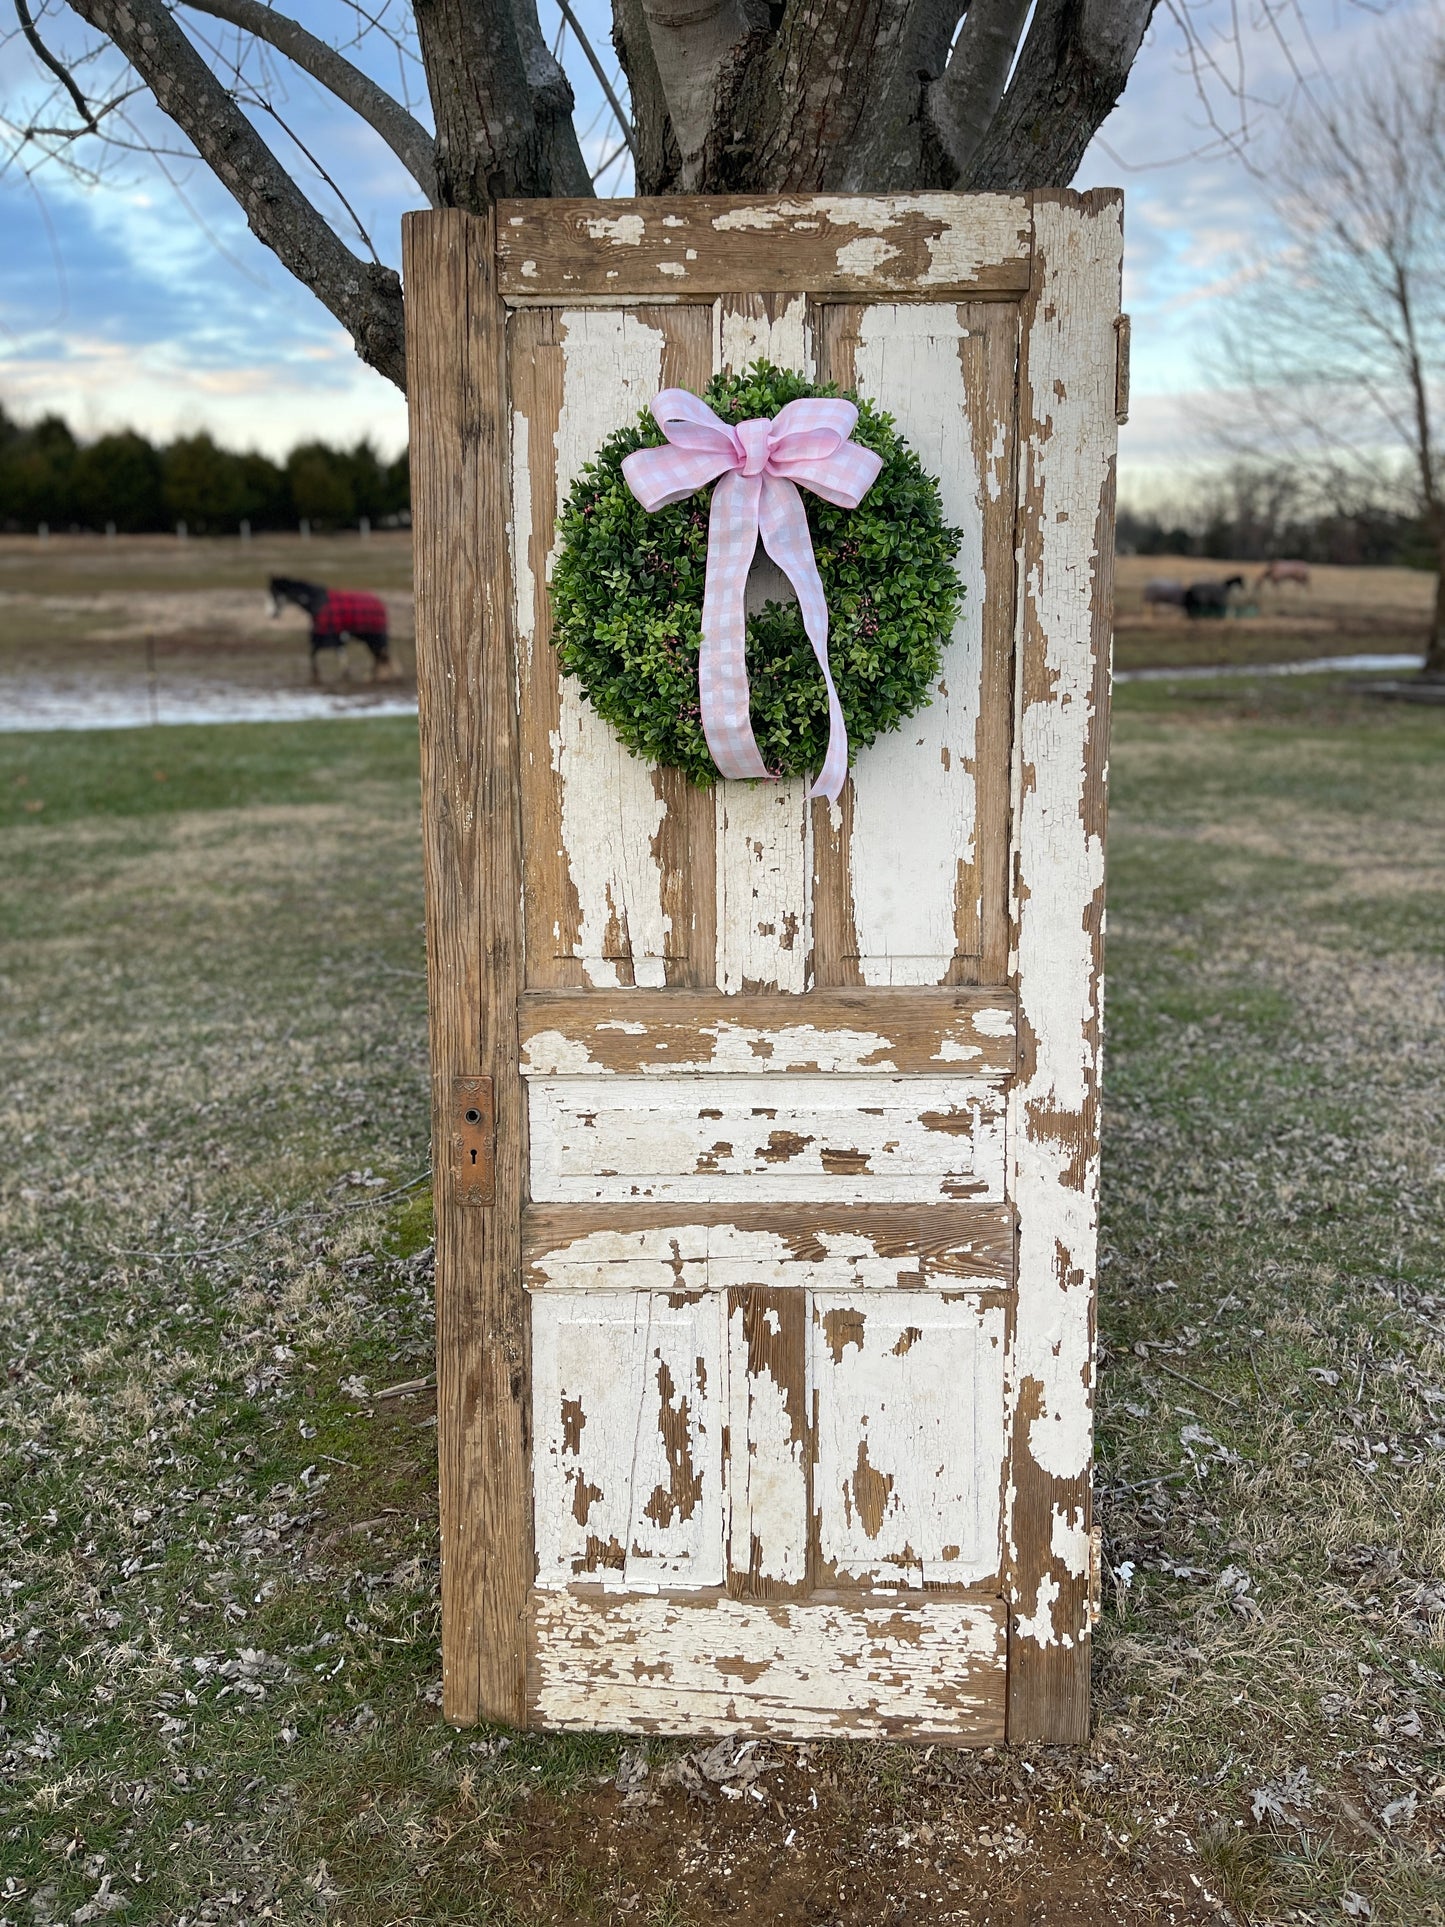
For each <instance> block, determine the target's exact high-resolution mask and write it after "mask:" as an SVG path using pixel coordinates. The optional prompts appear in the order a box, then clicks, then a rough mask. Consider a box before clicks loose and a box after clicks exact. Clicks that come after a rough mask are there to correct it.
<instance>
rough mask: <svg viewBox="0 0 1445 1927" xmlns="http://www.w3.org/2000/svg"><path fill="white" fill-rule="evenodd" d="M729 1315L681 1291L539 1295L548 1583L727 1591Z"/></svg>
mask: <svg viewBox="0 0 1445 1927" xmlns="http://www.w3.org/2000/svg"><path fill="white" fill-rule="evenodd" d="M724 1311H725V1308H724V1307H723V1305H722V1303H721V1301H719V1300H718V1299H717V1298H715V1297H702V1296H700V1297H696V1298H683V1299H679V1297H678V1295H677V1293H676V1292H674V1293H673V1294H670V1295H666V1296H664V1295H663V1294H660V1293H653V1292H640V1291H635V1290H621V1291H617V1290H613V1291H594V1292H589V1293H587V1294H586V1295H585V1296H578V1295H574V1294H571V1293H568V1294H559V1295H556V1296H553V1297H548V1298H539V1299H537V1300H536V1302H535V1303H534V1306H533V1311H532V1428H533V1429H532V1436H533V1439H534V1441H535V1444H534V1450H533V1489H534V1494H535V1544H536V1557H537V1583H538V1585H539V1586H549V1587H550V1586H566V1585H576V1584H584V1583H585V1584H587V1585H598V1586H619V1587H621V1586H627V1587H631V1588H634V1589H635V1588H636V1587H638V1586H649V1585H650V1586H657V1585H677V1584H679V1583H681V1584H687V1585H695V1586H710V1585H718V1584H720V1583H721V1581H722V1577H723V1570H724V1567H723V1537H724V1531H725V1519H726V1511H725V1504H726V1502H725V1495H724V1490H723V1446H722V1431H723V1423H724V1415H725V1413H726V1411H727V1403H726V1395H725V1384H724V1377H725V1370H726V1360H725V1346H724V1328H723V1325H724Z"/></svg>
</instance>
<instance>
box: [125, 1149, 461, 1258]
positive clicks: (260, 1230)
mask: <svg viewBox="0 0 1445 1927" xmlns="http://www.w3.org/2000/svg"><path fill="white" fill-rule="evenodd" d="M430 1176H431V1166H430V1165H428V1166H427V1168H426V1170H425V1171H420V1172H418V1173H417V1175H416V1176H415V1177H414V1178H408V1179H407V1181H406V1183H405V1184H398V1185H394V1186H393V1187H392V1189H391V1190H390V1191H377V1192H374V1193H373V1194H372V1196H371V1197H369V1198H351V1199H348V1200H347V1202H346V1203H345V1204H330V1205H308V1206H307V1207H306V1208H305V1209H304V1210H301V1211H290V1212H288V1213H287V1214H286V1216H285V1217H284V1218H273V1219H272V1220H271V1221H270V1223H269V1224H262V1225H257V1227H256V1229H255V1230H254V1231H248V1232H247V1233H246V1234H245V1236H244V1237H241V1238H233V1239H232V1240H231V1242H230V1243H229V1244H222V1245H197V1246H196V1247H195V1248H194V1249H193V1250H191V1251H144V1250H131V1249H128V1248H127V1247H126V1246H124V1245H108V1246H107V1247H106V1248H107V1250H108V1251H109V1252H110V1254H111V1256H112V1257H115V1258H149V1259H152V1260H155V1261H156V1262H159V1261H160V1260H161V1259H166V1260H167V1261H170V1260H174V1259H182V1260H186V1261H189V1260H191V1259H193V1258H214V1257H215V1256H216V1255H217V1253H219V1252H222V1251H239V1250H240V1248H241V1246H242V1245H249V1244H254V1243H255V1241H256V1239H257V1238H264V1237H266V1236H267V1234H268V1233H269V1232H272V1231H280V1230H281V1229H282V1228H283V1227H284V1226H285V1225H288V1224H296V1223H298V1222H299V1221H300V1220H301V1219H303V1218H335V1217H338V1216H339V1215H340V1213H341V1212H343V1211H364V1210H365V1209H366V1207H367V1206H368V1205H371V1204H384V1203H385V1202H386V1200H387V1199H388V1198H399V1197H402V1196H403V1195H404V1194H405V1193H406V1192H408V1191H415V1189H416V1188H417V1186H418V1185H419V1184H425V1183H426V1181H427V1179H428V1178H429V1177H430Z"/></svg>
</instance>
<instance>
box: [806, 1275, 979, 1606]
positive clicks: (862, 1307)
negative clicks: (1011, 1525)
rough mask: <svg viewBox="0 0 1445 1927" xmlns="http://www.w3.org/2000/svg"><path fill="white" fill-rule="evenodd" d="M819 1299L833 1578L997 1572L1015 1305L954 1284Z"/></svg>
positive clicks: (818, 1378)
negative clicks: (948, 1288) (1007, 1364)
mask: <svg viewBox="0 0 1445 1927" xmlns="http://www.w3.org/2000/svg"><path fill="white" fill-rule="evenodd" d="M809 1297H810V1301H811V1302H810V1314H811V1322H810V1332H809V1339H810V1345H809V1359H808V1363H809V1373H808V1381H809V1386H810V1390H811V1395H812V1399H813V1422H814V1427H815V1431H816V1463H815V1466H814V1472H813V1493H814V1498H813V1504H814V1507H815V1510H816V1516H817V1537H818V1563H819V1571H820V1574H821V1575H822V1577H823V1580H824V1582H825V1583H828V1582H831V1583H835V1584H839V1585H842V1584H846V1583H850V1582H866V1583H867V1584H869V1585H871V1586H879V1585H893V1586H930V1585H953V1586H958V1585H977V1584H979V1583H980V1582H982V1581H983V1580H985V1579H989V1578H993V1577H996V1576H997V1573H998V1568H999V1555H1000V1546H999V1521H1000V1507H1001V1499H1002V1491H1003V1474H1004V1386H1003V1371H1004V1336H1005V1317H1004V1311H1003V1308H1002V1307H1001V1306H999V1305H990V1306H987V1307H982V1306H980V1305H979V1304H978V1303H977V1301H976V1300H973V1299H969V1298H963V1297H958V1296H955V1295H954V1294H952V1293H948V1294H935V1293H923V1292H911V1291H900V1292H890V1293H889V1294H888V1295H887V1297H886V1298H868V1299H860V1298H859V1296H858V1295H857V1294H856V1293H852V1292H848V1293H842V1294H835V1293H830V1292H821V1291H818V1292H812V1293H810V1294H809Z"/></svg>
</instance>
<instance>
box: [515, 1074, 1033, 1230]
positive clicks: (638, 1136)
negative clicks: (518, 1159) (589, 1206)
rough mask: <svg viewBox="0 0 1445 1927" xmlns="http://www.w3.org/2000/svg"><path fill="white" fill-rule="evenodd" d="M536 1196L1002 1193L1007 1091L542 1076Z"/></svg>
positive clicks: (618, 1199)
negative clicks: (600, 1079)
mask: <svg viewBox="0 0 1445 1927" xmlns="http://www.w3.org/2000/svg"><path fill="white" fill-rule="evenodd" d="M527 1094H528V1099H529V1105H528V1118H529V1122H530V1126H531V1130H530V1136H531V1145H532V1173H531V1178H532V1196H533V1197H534V1198H535V1199H536V1200H537V1201H538V1202H539V1203H543V1202H554V1203H560V1202H564V1201H565V1202H572V1203H582V1202H585V1201H592V1200H599V1199H600V1200H608V1201H611V1202H615V1203H624V1202H628V1201H630V1200H633V1199H638V1198H669V1199H676V1200H678V1201H681V1202H692V1203H699V1204H706V1203H710V1202H713V1201H718V1202H722V1201H726V1200H729V1199H736V1200H737V1201H738V1202H739V1203H743V1202H746V1203H752V1204H767V1203H783V1202H787V1201H791V1200H799V1201H816V1202H818V1203H826V1202H828V1201H830V1200H833V1199H838V1200H850V1199H856V1200H859V1201H872V1202H875V1203H880V1204H894V1203H913V1202H925V1201H928V1200H931V1199H976V1200H977V1201H978V1202H979V1203H983V1204H987V1203H994V1202H998V1201H1001V1200H1002V1198H1003V1195H1004V1192H1003V1185H1004V1169H1003V1167H1004V1141H1003V1116H1004V1093H1003V1091H1002V1090H1001V1089H1000V1088H999V1087H997V1086H995V1085H989V1084H984V1083H981V1082H973V1081H969V1080H965V1079H963V1078H934V1077H909V1078H904V1077H885V1076H881V1075H875V1076H872V1077H818V1078H802V1077H685V1076H684V1077H677V1078H669V1079H667V1080H665V1081H664V1080H661V1079H657V1078H626V1077H618V1078H609V1079H607V1080H606V1081H605V1082H599V1081H597V1080H595V1079H593V1078H570V1077H557V1078H533V1079H531V1080H530V1081H529V1083H528V1086H527Z"/></svg>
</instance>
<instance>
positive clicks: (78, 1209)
mask: <svg viewBox="0 0 1445 1927" xmlns="http://www.w3.org/2000/svg"><path fill="white" fill-rule="evenodd" d="M1442 731H1445V717H1442V716H1441V715H1440V714H1439V712H1436V711H1430V710H1413V709H1409V710H1403V709H1397V708H1394V707H1370V706H1368V705H1366V704H1364V703H1361V702H1359V701H1357V700H1356V699H1354V698H1351V697H1350V696H1348V695H1347V694H1346V693H1345V692H1344V691H1343V689H1342V688H1341V687H1339V686H1338V685H1336V684H1334V683H1332V682H1331V681H1329V680H1328V679H1322V678H1318V677H1309V678H1299V679H1294V680H1290V681H1281V682H1274V683H1270V682H1265V681H1258V682H1253V681H1251V680H1249V679H1248V678H1246V677H1243V676H1241V677H1236V678H1232V679H1230V681H1229V682H1228V683H1227V684H1224V683H1221V684H1212V685H1211V684H1182V685H1178V686H1173V687H1171V686H1169V685H1161V684H1149V685H1133V686H1130V687H1128V688H1126V689H1124V690H1121V692H1120V696H1119V706H1118V713H1117V722H1116V730H1115V750H1114V761H1113V777H1114V799H1115V801H1114V817H1113V827H1112V846H1111V859H1110V860H1111V878H1110V903H1111V908H1110V932H1109V971H1110V988H1109V1013H1108V1015H1109V1023H1108V1064H1107V1077H1108V1107H1107V1118H1106V1161H1105V1194H1106V1195H1105V1213H1106V1222H1105V1255H1104V1266H1105V1268H1104V1271H1103V1298H1102V1306H1101V1351H1102V1371H1101V1393H1100V1405H1099V1417H1100V1462H1099V1469H1098V1479H1099V1491H1100V1516H1101V1518H1102V1521H1103V1524H1104V1527H1105V1533H1106V1550H1107V1555H1108V1566H1107V1568H1106V1600H1105V1605H1106V1611H1105V1617H1104V1620H1103V1623H1102V1625H1101V1626H1100V1628H1099V1633H1098V1641H1097V1653H1096V1669H1095V1670H1096V1700H1095V1705H1096V1737H1095V1740H1094V1743H1093V1746H1092V1747H1091V1748H1090V1749H1089V1750H1088V1751H1087V1752H1082V1753H1077V1754H1070V1753H1062V1752H1050V1751H1047V1750H1043V1749H1036V1750H1032V1751H1030V1752H1028V1753H1026V1754H1012V1753H1007V1752H1004V1751H990V1752H987V1753H984V1754H980V1755H974V1754H951V1753H948V1752H946V1751H943V1750H939V1749H929V1750H927V1751H925V1752H913V1751H910V1750H908V1749H904V1748H899V1747H891V1746H884V1745H867V1746H862V1745H860V1746H849V1745H843V1744H834V1745H826V1746H813V1747H808V1748H791V1747H770V1746H763V1747H759V1748H756V1749H754V1750H753V1751H752V1752H750V1753H747V1754H744V1755H743V1756H741V1757H739V1754H738V1751H737V1749H735V1748H731V1747H727V1746H724V1747H722V1748H719V1749H711V1750H708V1751H704V1752H702V1753H690V1752H689V1751H688V1750H687V1749H686V1748H685V1747H683V1746H681V1745H655V1746H652V1747H649V1748H646V1749H637V1748H628V1747H627V1746H625V1745H624V1744H623V1743H622V1742H620V1741H616V1740H612V1739H608V1738H595V1739H576V1738H571V1739H558V1738H541V1737H526V1736H519V1737H513V1736H510V1735H507V1734H503V1733H499V1732H494V1731H489V1730H485V1729H479V1730H474V1731H471V1732H464V1733H453V1732H452V1731H450V1730H449V1729H448V1728H446V1727H445V1726H443V1725H441V1724H440V1723H439V1718H438V1714H437V1709H436V1698H437V1692H436V1681H437V1668H438V1662H437V1626H436V1603H435V1602H436V1537H435V1524H434V1509H435V1501H434V1471H433V1462H432V1461H433V1439H434V1430H433V1425H434V1413H433V1409H432V1406H431V1402H430V1398H429V1395H428V1394H427V1393H426V1391H425V1390H421V1391H413V1392H400V1393H392V1395H391V1396H387V1397H380V1396H378V1394H379V1393H381V1392H382V1391H388V1390H390V1388H392V1387H395V1386H398V1385H404V1384H406V1383H407V1382H408V1381H416V1380H424V1379H425V1378H426V1376H427V1374H428V1371H429V1364H430V1360H429V1346H430V1304H429V1296H430V1285H431V1279H430V1252H429V1233H428V1226H427V1208H426V1196H425V1190H424V1186H423V1185H422V1184H421V1183H419V1182H418V1180H419V1179H421V1177H422V1175H423V1173H424V1168H425V1164H426V1157H427V1150H426V1068H425V1008H424V982H423V978H422V931H421V898H420V856H419V837H418V827H417V785H416V774H415V726H414V725H413V724H411V723H408V722H407V721H405V720H395V721H387V720H372V721H355V722H352V721H345V722H332V723H325V724H315V725H306V724H294V725H285V726H276V725H273V726H265V727H261V726H253V727H247V726H237V727H232V728H208V729H198V730H185V729H163V730H152V731H134V732H109V733H107V732H101V733H95V734H86V735H51V736H9V737H0V827H3V835H0V876H3V882H0V998H3V1010H4V1013H5V1014H4V1032H5V1039H4V1046H5V1048H4V1062H5V1077H4V1081H3V1087H0V1137H3V1152H0V1327H3V1350H4V1358H5V1363H6V1367H7V1379H8V1383H7V1389H6V1390H5V1391H4V1393H3V1394H0V1923H5V1924H6V1927H44V1924H45V1923H59V1922H76V1923H80V1922H90V1921H106V1920H115V1921H117V1922H120V1923H125V1924H131V1923H140V1922H176V1923H180V1922H185V1923H187V1927H192V1924H193V1923H200V1922H208V1923H210V1922H216V1923H247V1924H248V1927H249V1923H251V1922H255V1921H261V1920H278V1921H286V1922H309V1921H321V1920H323V1919H324V1920H328V1921H333V1922H345V1923H348V1927H350V1924H351V1923H355V1924H356V1927H371V1924H372V1923H377V1924H378V1927H379V1924H380V1923H393V1922H398V1923H399V1922H441V1921H449V1920H455V1921H466V1922H469V1923H470V1922H496V1923H534V1922H535V1923H541V1922H549V1923H574V1922H575V1923H609V1927H621V1924H622V1923H630V1924H632V1927H638V1924H641V1923H648V1924H650V1927H711V1923H713V1922H722V1921H724V1920H727V1921H730V1922H738V1923H742V1927H761V1924H762V1923H763V1922H781V1923H787V1927H792V1924H793V1923H798V1924H799V1927H855V1924H856V1927H862V1924H863V1923H865V1922H866V1923H868V1927H879V1924H880V1923H881V1924H882V1927H892V1923H895V1922H898V1923H901V1922H904V1921H908V1922H913V1921H916V1920H930V1921H938V1922H940V1923H942V1922H952V1921H960V1922H961V1921H969V1922H974V1923H998V1927H1002V1924H1003V1923H1005V1922H1009V1923H1015V1922H1029V1923H1039V1924H1040V1927H1043V1924H1044V1923H1048V1927H1053V1924H1054V1923H1056V1922H1081V1923H1082V1922H1090V1923H1093V1922H1097V1923H1104V1922H1108V1923H1116V1922H1128V1923H1133V1922H1154V1921H1158V1922H1161V1923H1162V1922H1178V1923H1185V1922H1190V1923H1193V1922H1205V1921H1214V1920H1221V1919H1225V1920H1233V1921H1236V1922H1244V1921H1251V1922H1286V1921H1288V1922H1294V1921H1310V1922H1314V1921H1337V1920H1341V1919H1345V1920H1348V1919H1360V1920H1364V1919H1370V1920H1373V1921H1375V1922H1378V1923H1398V1927H1430V1924H1431V1923H1445V1876H1442V1868H1445V1861H1442V1855H1445V1688H1442V1662H1445V1501H1442V1479H1441V1474H1442V1470H1445V1244H1442V1233H1445V1131H1442V1111H1445V1095H1442V1093H1445V967H1442V966H1445V736H1442Z"/></svg>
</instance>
